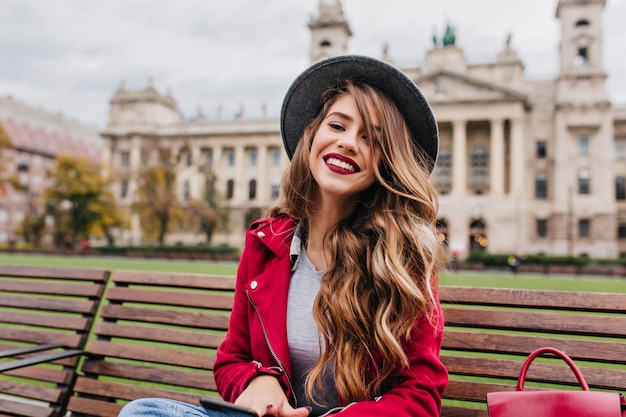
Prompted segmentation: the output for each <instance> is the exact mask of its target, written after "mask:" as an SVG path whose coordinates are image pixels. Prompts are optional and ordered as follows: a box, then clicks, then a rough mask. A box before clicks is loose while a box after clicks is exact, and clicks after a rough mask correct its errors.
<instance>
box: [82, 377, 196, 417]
mask: <svg viewBox="0 0 626 417" xmlns="http://www.w3.org/2000/svg"><path fill="white" fill-rule="evenodd" d="M75 387H76V392H79V393H84V394H90V395H94V396H101V397H109V398H117V399H123V400H134V399H137V398H150V397H159V398H171V399H173V400H178V401H184V402H188V403H191V404H198V401H199V399H200V396H199V395H198V394H188V393H183V392H177V391H173V390H168V389H159V388H149V387H142V386H139V385H126V384H120V383H116V382H110V381H94V380H93V379H90V378H83V377H79V378H78V380H77V381H76V385H75ZM70 411H75V410H74V409H73V408H70Z"/></svg>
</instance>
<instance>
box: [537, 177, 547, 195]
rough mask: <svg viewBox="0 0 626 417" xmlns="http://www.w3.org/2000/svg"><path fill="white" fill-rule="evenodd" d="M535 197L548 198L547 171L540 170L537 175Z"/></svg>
mask: <svg viewBox="0 0 626 417" xmlns="http://www.w3.org/2000/svg"><path fill="white" fill-rule="evenodd" d="M535 198H537V199H545V198H548V177H547V176H546V174H545V172H539V173H537V175H536V176H535Z"/></svg>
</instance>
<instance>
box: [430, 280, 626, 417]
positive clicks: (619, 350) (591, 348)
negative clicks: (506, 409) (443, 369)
mask: <svg viewBox="0 0 626 417" xmlns="http://www.w3.org/2000/svg"><path fill="white" fill-rule="evenodd" d="M440 299H441V301H442V304H443V305H444V311H445V317H446V330H445V333H444V343H443V351H442V358H443V361H444V363H445V364H446V366H447V368H448V370H449V372H450V383H449V385H448V388H447V390H446V392H445V396H444V398H445V403H446V405H445V407H444V411H443V413H442V416H445V417H452V416H463V417H487V412H486V411H485V410H486V408H485V399H486V395H487V393H488V392H491V391H505V390H507V391H513V390H515V383H516V381H517V377H518V374H519V371H520V368H521V365H522V361H523V360H524V359H525V358H526V357H527V356H528V355H529V354H530V352H532V351H533V350H535V349H537V348H539V347H543V346H551V347H554V348H557V349H560V350H562V351H564V352H565V353H566V354H568V355H569V356H570V357H571V358H572V359H574V361H575V362H576V363H577V365H578V367H579V368H580V369H581V371H582V373H583V375H584V377H585V379H586V381H587V382H588V383H589V386H590V388H591V389H592V390H608V391H618V392H626V294H607V293H578V292H562V291H537V290H519V289H492V288H472V287H442V288H441V289H440ZM535 362H537V361H535ZM535 362H533V364H532V366H531V367H530V371H529V373H528V377H527V381H533V382H535V383H540V385H539V386H541V387H542V388H551V387H552V388H557V389H565V388H570V389H580V388H578V383H577V381H576V378H575V377H574V374H573V373H572V371H571V370H570V369H569V368H568V367H567V365H565V364H564V363H563V362H562V361H560V360H549V359H547V360H543V361H539V362H537V363H535ZM533 386H535V387H537V384H532V383H530V382H529V383H527V384H526V389H529V388H532V387H533Z"/></svg>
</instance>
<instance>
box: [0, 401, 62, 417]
mask: <svg viewBox="0 0 626 417" xmlns="http://www.w3.org/2000/svg"><path fill="white" fill-rule="evenodd" d="M0 413H2V414H1V415H3V416H23V417H51V416H53V415H54V413H55V410H54V409H52V408H50V407H47V406H45V405H41V406H39V405H34V404H27V403H23V402H14V401H9V400H5V399H1V398H0Z"/></svg>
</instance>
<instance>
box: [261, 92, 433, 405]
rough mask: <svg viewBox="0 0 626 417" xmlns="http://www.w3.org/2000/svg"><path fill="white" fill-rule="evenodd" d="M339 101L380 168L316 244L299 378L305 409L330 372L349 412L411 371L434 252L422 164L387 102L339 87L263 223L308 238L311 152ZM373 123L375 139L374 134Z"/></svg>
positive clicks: (429, 298)
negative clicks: (314, 358)
mask: <svg viewBox="0 0 626 417" xmlns="http://www.w3.org/2000/svg"><path fill="white" fill-rule="evenodd" d="M343 94H351V95H352V96H353V97H354V98H355V100H356V103H357V107H358V109H359V113H360V115H361V118H362V119H363V121H364V124H365V128H366V130H367V134H368V137H369V138H373V139H372V140H370V146H371V147H372V151H373V152H374V153H373V155H374V156H375V159H374V160H375V161H376V160H378V161H379V164H378V166H377V167H375V172H376V181H375V182H374V184H373V185H372V186H371V187H370V188H369V189H368V190H366V191H365V192H363V194H362V196H361V197H360V201H359V202H358V203H357V205H356V207H355V208H354V210H353V212H352V213H351V215H349V216H348V217H347V218H345V219H343V220H342V221H341V222H339V223H338V224H336V225H335V226H334V227H333V228H332V229H331V230H329V231H328V233H327V234H326V236H325V239H324V246H325V248H328V249H329V252H330V253H331V254H332V259H330V260H329V267H328V270H327V271H326V273H325V274H324V277H323V278H322V283H321V288H320V291H319V293H318V295H317V298H316V299H315V303H314V307H313V315H314V317H315V321H316V322H317V325H318V327H319V331H320V352H321V354H320V358H319V360H318V362H317V364H316V365H315V366H314V367H313V368H312V369H311V371H310V373H309V374H308V376H307V380H306V391H307V394H308V395H309V398H312V399H315V398H319V396H317V395H313V394H314V392H315V390H316V389H317V390H320V392H322V394H325V392H324V388H323V383H322V380H323V377H324V374H325V370H326V369H327V366H328V365H332V364H334V369H335V375H334V377H335V383H336V387H337V391H338V393H339V396H340V398H341V399H342V401H343V402H344V403H349V402H352V401H360V400H365V399H372V398H374V397H375V396H377V395H379V393H380V392H381V391H382V390H383V389H384V387H385V386H386V385H387V384H388V383H389V380H390V379H391V378H392V377H393V374H394V373H395V372H397V371H398V370H400V369H402V368H403V367H408V366H409V363H408V359H407V356H406V354H405V352H404V349H403V342H407V341H409V338H410V335H411V331H412V329H413V327H414V326H415V322H416V320H418V319H419V318H423V317H431V316H432V315H431V314H430V313H431V312H432V310H433V308H434V305H435V295H434V293H433V286H434V285H435V283H434V282H433V281H434V279H435V276H436V273H437V272H438V270H439V269H440V267H441V260H442V251H441V244H440V242H439V240H438V239H437V234H436V231H435V222H436V216H437V210H438V201H437V195H436V193H435V190H434V189H433V187H432V185H431V184H430V181H429V178H428V177H429V172H428V170H427V169H425V168H424V167H425V166H428V164H427V161H426V160H425V159H424V157H423V156H422V152H421V151H420V149H418V148H417V146H416V145H415V142H414V141H413V139H412V138H411V134H410V132H409V129H408V127H407V125H406V123H405V121H404V118H403V116H402V114H401V113H400V111H399V110H398V108H397V107H396V106H395V105H394V103H393V102H392V100H391V99H390V98H389V97H387V96H386V95H384V94H383V93H382V92H380V91H379V90H376V89H374V88H372V87H371V86H369V85H357V84H355V83H352V82H345V83H343V84H342V85H340V86H337V87H334V88H331V89H329V90H328V91H327V92H326V93H325V94H324V97H323V102H324V106H323V109H322V111H321V112H320V114H319V115H318V116H317V117H316V118H315V119H314V120H313V121H312V122H311V123H310V124H309V126H308V127H307V129H306V130H305V132H304V134H303V137H302V139H301V140H300V142H299V144H298V146H297V148H296V150H295V152H294V155H293V158H292V162H291V166H290V168H289V169H288V170H287V171H286V172H285V175H284V176H283V181H282V200H281V201H280V203H279V204H278V205H277V206H276V207H274V208H273V209H272V210H271V211H270V215H271V216H279V215H288V216H292V217H294V218H296V219H298V220H300V221H301V222H302V223H303V226H304V227H305V231H306V227H307V225H308V221H309V219H310V218H311V217H310V215H311V212H312V211H313V209H314V208H315V201H314V200H313V198H312V196H313V195H314V190H315V187H316V186H317V185H316V183H315V180H314V179H313V177H312V175H311V170H310V166H309V151H310V148H311V144H312V141H313V137H314V135H315V133H316V132H317V130H318V128H319V127H320V125H321V123H322V121H323V120H324V118H325V116H326V115H327V114H328V111H329V109H330V107H331V106H332V105H333V104H334V103H335V102H336V101H337V99H338V98H339V97H341V96H342V95H343ZM374 115H375V116H376V118H377V119H378V121H379V125H380V128H381V130H380V131H375V130H374V126H373V125H372V122H371V120H372V116H374ZM431 324H432V325H436V324H435V323H431Z"/></svg>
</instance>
